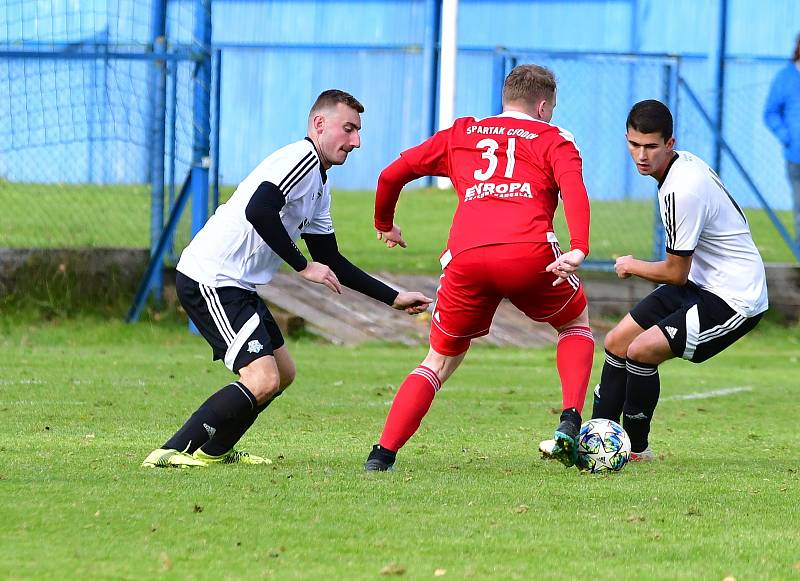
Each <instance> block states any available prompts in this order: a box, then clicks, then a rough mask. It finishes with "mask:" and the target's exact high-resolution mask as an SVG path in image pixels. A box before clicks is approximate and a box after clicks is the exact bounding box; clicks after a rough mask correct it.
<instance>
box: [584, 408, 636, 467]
mask: <svg viewBox="0 0 800 581" xmlns="http://www.w3.org/2000/svg"><path fill="white" fill-rule="evenodd" d="M630 457H631V440H630V438H628V434H627V433H626V432H625V430H623V429H622V426H620V425H619V424H618V423H617V422H614V421H611V420H601V419H597V420H589V421H588V422H585V423H584V424H583V425H582V426H581V431H580V434H578V462H577V464H578V468H580V469H581V470H585V471H587V472H592V473H594V472H602V471H604V470H611V471H615V472H616V471H618V470H622V468H623V467H624V466H625V464H627V463H628V460H630Z"/></svg>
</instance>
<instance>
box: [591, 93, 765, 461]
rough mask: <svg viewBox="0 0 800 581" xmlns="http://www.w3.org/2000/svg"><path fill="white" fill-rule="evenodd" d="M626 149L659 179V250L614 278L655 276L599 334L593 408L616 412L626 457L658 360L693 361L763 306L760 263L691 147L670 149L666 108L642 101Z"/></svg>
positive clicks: (646, 450)
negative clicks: (662, 247) (601, 355)
mask: <svg viewBox="0 0 800 581" xmlns="http://www.w3.org/2000/svg"><path fill="white" fill-rule="evenodd" d="M626 128H627V141H628V151H629V152H630V154H631V157H632V158H633V161H634V163H635V164H636V169H637V170H639V173H640V174H641V175H645V176H651V177H653V178H654V179H655V180H656V181H658V204H659V209H660V214H661V220H662V221H663V223H664V230H665V232H666V259H665V260H662V261H658V262H649V261H645V260H638V259H636V258H634V257H633V256H622V257H620V258H618V259H617V261H616V265H615V270H616V272H617V275H618V276H619V277H620V278H628V277H630V276H638V277H639V278H643V279H645V280H649V281H651V282H655V283H658V284H660V285H661V286H659V287H658V288H657V289H656V290H654V291H653V292H652V293H650V295H648V296H647V297H645V298H644V299H643V300H642V301H641V302H640V303H639V304H638V305H636V306H635V307H634V308H633V309H632V310H631V312H630V313H628V314H627V315H626V316H625V317H624V318H623V319H622V321H620V322H619V324H617V326H616V327H614V328H613V329H612V330H611V332H610V333H608V335H606V339H605V350H606V360H605V364H604V365H603V372H602V375H601V378H600V384H599V385H598V386H597V387H596V388H595V394H594V395H595V397H594V409H593V413H592V417H593V418H607V419H610V420H614V421H619V419H620V414H623V425H624V427H625V430H626V431H627V432H628V435H629V436H630V439H631V450H632V459H633V460H651V459H653V457H654V454H653V451H652V449H651V448H650V447H649V440H648V437H649V433H650V423H651V421H652V418H653V412H654V410H655V408H656V404H657V403H658V397H659V393H660V380H659V376H658V366H659V364H661V363H663V362H664V361H667V360H668V359H672V358H674V357H681V358H683V359H686V360H688V361H691V362H693V363H700V362H702V361H705V360H706V359H709V358H711V357H713V356H714V355H716V354H717V353H719V352H721V351H722V350H724V349H726V348H727V347H728V346H730V345H731V344H733V343H734V342H735V341H737V340H738V339H739V338H741V337H742V336H744V335H745V334H746V333H748V332H749V331H750V330H752V329H753V328H754V327H755V326H756V324H758V321H759V320H760V319H761V316H762V314H763V313H764V311H766V310H767V307H768V299H767V284H766V277H765V273H764V264H763V262H762V260H761V256H760V255H759V253H758V250H757V249H756V246H755V244H754V243H753V238H752V236H751V234H750V228H749V226H748V223H747V218H745V215H744V212H742V210H741V208H740V207H739V205H738V204H737V203H736V201H735V200H734V198H733V196H731V194H730V193H729V192H728V190H727V189H726V188H725V186H724V185H723V184H722V181H721V180H720V178H719V176H717V174H716V173H715V172H714V170H712V169H711V168H710V167H709V166H708V165H707V164H706V163H705V162H704V161H702V160H701V159H700V158H698V157H697V156H695V155H693V154H691V153H689V152H686V151H677V150H674V149H673V146H674V145H675V138H674V137H673V135H672V114H671V113H670V111H669V109H668V108H667V106H666V105H664V104H663V103H660V102H659V101H654V100H648V101H642V102H640V103H637V104H636V105H634V106H633V108H632V109H631V111H630V114H629V115H628V119H627V121H626Z"/></svg>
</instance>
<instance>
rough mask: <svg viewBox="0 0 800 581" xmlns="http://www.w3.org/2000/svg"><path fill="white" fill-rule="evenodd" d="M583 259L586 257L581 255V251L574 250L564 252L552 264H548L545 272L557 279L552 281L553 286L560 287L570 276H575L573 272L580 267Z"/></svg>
mask: <svg viewBox="0 0 800 581" xmlns="http://www.w3.org/2000/svg"><path fill="white" fill-rule="evenodd" d="M585 258H586V255H585V254H584V253H583V251H582V250H578V249H577V248H576V249H575V250H570V251H569V252H565V253H564V254H562V255H561V256H559V257H558V258H556V259H555V260H554V261H553V262H551V263H550V264H548V265H547V267H546V268H545V270H546V271H547V272H552V273H553V274H554V275H556V277H557V278H556V279H555V280H554V281H553V286H558V285H560V284H561V283H562V282H564V281H565V280H567V279H568V278H569V277H570V276H572V275H573V274H575V271H577V270H578V268H579V267H580V265H581V264H583V261H584V259H585Z"/></svg>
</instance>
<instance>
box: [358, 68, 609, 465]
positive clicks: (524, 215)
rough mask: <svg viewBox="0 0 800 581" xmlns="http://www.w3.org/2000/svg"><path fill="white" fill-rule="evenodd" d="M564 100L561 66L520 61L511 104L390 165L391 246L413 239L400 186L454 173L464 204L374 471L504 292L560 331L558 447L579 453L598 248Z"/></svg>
mask: <svg viewBox="0 0 800 581" xmlns="http://www.w3.org/2000/svg"><path fill="white" fill-rule="evenodd" d="M555 106H556V83H555V78H554V76H553V74H552V72H551V71H549V70H548V69H546V68H544V67H540V66H537V65H521V66H518V67H516V68H515V69H514V70H513V71H511V73H510V74H509V75H508V77H507V78H506V80H505V84H504V90H503V112H502V113H501V114H499V115H493V116H491V117H487V118H485V119H476V118H475V117H463V118H460V119H457V120H456V121H455V122H454V123H453V126H452V127H450V128H449V129H445V130H443V131H439V132H438V133H436V134H435V135H433V137H431V138H430V139H428V140H427V141H425V142H424V143H422V144H420V145H417V146H416V147H412V148H411V149H408V150H406V151H403V152H402V153H401V154H400V157H399V158H398V159H397V160H396V161H394V162H393V163H392V164H391V165H389V166H388V167H387V168H385V169H384V170H383V172H381V175H380V178H379V181H378V189H377V194H376V199H375V228H376V230H377V231H378V239H381V240H383V241H384V242H385V243H386V245H387V246H389V247H393V246H396V245H400V246H402V247H404V246H405V245H406V244H405V240H404V239H403V236H402V232H401V230H400V227H399V226H397V225H396V224H394V223H393V218H394V212H395V207H396V205H397V201H398V198H399V195H400V191H401V190H402V188H403V186H404V185H405V184H407V183H409V182H410V181H412V180H414V179H417V178H419V177H422V176H426V175H429V176H441V177H449V178H450V179H451V181H452V182H453V186H454V188H455V192H456V195H457V197H458V207H457V209H456V212H455V215H454V217H453V224H452V227H451V229H450V236H449V239H448V241H447V248H446V249H445V251H444V252H443V253H442V256H441V259H440V261H441V264H442V270H443V272H442V275H441V277H440V287H439V289H438V291H437V293H436V306H435V308H434V311H433V316H432V320H431V329H430V350H429V351H428V355H427V357H425V360H424V361H423V362H422V364H421V365H420V366H419V367H417V368H416V369H415V370H414V371H412V372H411V374H410V375H408V377H406V379H405V381H403V383H402V385H401V386H400V388H399V390H398V391H397V394H396V395H395V398H394V401H393V402H392V407H391V409H390V410H389V415H388V417H387V419H386V424H385V426H384V429H383V434H382V435H381V437H380V440H379V443H378V444H376V445H375V446H373V449H372V451H371V452H370V454H369V458H368V459H367V462H366V464H365V466H364V468H365V469H366V470H370V471H381V470H388V469H389V468H391V467H392V466H393V465H394V462H395V458H396V454H397V451H398V450H399V449H400V448H401V447H402V446H403V445H404V444H405V443H406V441H408V439H409V438H410V437H411V436H412V435H413V434H414V433H415V432H416V430H417V428H418V427H419V425H420V422H421V421H422V418H423V417H424V416H425V414H426V413H427V411H428V409H429V408H430V406H431V404H432V402H433V399H434V395H435V394H436V393H437V392H438V391H439V389H440V388H441V386H442V384H443V383H444V382H445V381H447V379H448V378H449V377H450V376H451V375H452V373H453V372H454V371H455V370H456V368H457V367H458V366H459V364H460V363H461V361H462V360H463V359H464V357H465V355H466V353H467V350H468V349H469V346H470V341H471V340H472V339H474V338H476V337H481V336H483V335H486V334H487V333H488V332H489V327H490V325H491V322H492V318H493V317H494V313H495V310H496V309H497V306H498V304H499V303H500V301H501V300H502V299H504V298H507V299H509V300H510V301H511V302H512V303H513V304H514V305H515V306H516V307H517V308H518V309H520V310H521V311H522V312H523V313H525V315H527V316H528V317H529V318H531V319H533V320H536V321H542V322H546V323H549V324H550V325H552V326H553V327H554V328H555V329H556V330H557V331H558V333H559V335H558V346H557V348H556V360H557V368H558V374H559V377H560V379H561V389H562V397H563V399H562V404H563V405H562V409H563V410H564V411H563V413H562V414H561V418H560V423H559V425H558V427H557V428H556V431H555V441H554V449H553V454H554V455H555V456H556V457H558V458H559V459H560V460H561V461H562V462H564V464H566V465H568V466H569V465H572V464H573V463H574V461H575V458H576V454H577V451H576V450H577V441H576V438H577V435H578V431H579V428H580V425H581V416H580V412H581V409H582V407H583V402H584V398H585V395H586V389H587V385H588V382H589V375H590V374H591V369H592V356H593V353H594V340H593V337H592V332H591V330H590V328H589V317H588V307H587V304H586V297H585V296H584V293H583V287H582V286H581V282H580V280H579V279H578V277H577V276H576V274H575V271H576V270H577V269H578V267H579V266H580V265H581V263H582V262H583V260H584V258H585V257H586V255H587V254H588V253H589V200H588V197H587V195H586V188H585V186H584V184H583V177H582V164H581V157H580V153H579V152H578V148H577V147H576V146H575V142H574V140H573V138H572V135H571V134H570V133H568V132H567V131H564V130H563V129H561V128H559V127H557V126H555V125H551V124H550V123H549V121H550V119H551V118H552V115H553V108H554V107H555ZM559 192H560V195H561V198H562V200H563V202H564V212H565V214H566V218H567V224H568V227H569V232H570V236H571V241H570V248H571V249H570V251H569V252H566V253H564V254H562V253H561V250H560V249H559V246H558V240H557V239H556V235H555V233H554V232H553V214H554V212H555V209H556V206H557V205H558V198H559Z"/></svg>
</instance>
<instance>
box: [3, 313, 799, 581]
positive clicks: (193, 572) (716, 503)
mask: <svg viewBox="0 0 800 581" xmlns="http://www.w3.org/2000/svg"><path fill="white" fill-rule="evenodd" d="M0 331H2V333H0V337H1V338H0V349H2V352H3V354H4V356H3V358H2V360H0V378H2V379H1V380H0V381H1V382H2V385H0V522H3V527H0V545H2V546H3V547H4V550H3V553H2V557H0V576H3V577H38V578H47V577H56V576H59V577H75V576H79V575H80V576H85V577H134V576H136V577H152V576H155V575H158V574H163V573H170V574H172V575H177V576H180V577H226V578H254V577H267V576H274V577H277V578H282V579H294V578H296V579H300V578H348V579H361V578H364V579H366V578H375V577H378V576H379V575H380V573H381V572H382V571H383V572H384V574H391V573H395V574H399V573H404V574H405V575H406V576H407V577H409V578H423V577H425V578H427V577H432V576H435V575H436V571H437V570H438V571H439V575H442V572H444V576H445V578H488V577H494V578H509V579H531V578H556V577H558V578H564V577H567V578H587V577H591V578H597V579H611V578H618V577H620V576H622V577H626V578H675V577H704V578H723V577H725V576H726V575H733V576H735V577H737V578H788V577H791V576H792V575H797V571H798V567H800V565H798V562H800V555H798V554H797V551H796V547H797V546H800V531H798V528H797V527H795V526H793V525H792V523H795V522H798V520H799V519H800V514H798V511H800V508H799V507H800V502H798V501H800V496H798V489H799V488H800V486H799V485H800V482H798V480H800V477H798V474H800V465H798V463H797V459H796V455H795V454H794V445H795V443H794V435H793V433H792V432H791V429H790V428H791V426H792V425H793V423H794V419H795V418H794V416H795V410H796V405H795V404H796V401H795V397H794V389H795V384H796V382H797V381H796V380H797V377H798V356H797V353H798V352H799V351H800V330H798V328H797V327H795V328H791V329H786V328H782V327H778V326H774V325H771V324H762V326H760V327H759V328H758V329H757V330H756V331H755V332H753V333H752V334H750V335H748V336H746V337H745V338H744V339H742V340H741V341H739V342H738V343H737V344H736V345H734V346H733V347H732V348H731V349H729V350H728V351H726V352H725V353H723V354H722V355H720V356H718V357H717V358H715V359H712V360H711V361H709V362H707V363H704V364H702V365H699V366H697V365H692V364H690V363H686V362H683V361H673V362H668V363H666V364H664V365H663V366H662V368H661V379H662V396H664V397H667V396H677V395H682V394H683V395H685V394H691V393H699V392H709V391H713V390H718V389H721V388H729V387H747V388H750V389H749V391H740V392H736V393H733V394H731V395H728V396H724V397H711V398H706V399H693V400H683V401H682V400H665V401H663V402H662V403H661V404H660V405H659V407H658V409H657V412H656V418H655V422H654V431H653V434H652V445H653V447H654V449H655V451H656V453H657V455H658V456H659V460H658V461H657V462H653V463H649V464H638V465H632V466H629V467H626V468H625V469H624V471H623V472H621V473H619V474H612V475H605V476H590V475H581V474H579V473H578V472H577V471H575V470H567V469H564V468H563V467H561V466H560V465H557V464H553V463H546V462H544V461H541V460H539V459H538V458H537V457H536V456H537V454H536V452H535V450H536V444H537V443H538V440H539V439H540V438H544V437H548V436H549V434H550V433H551V432H552V430H553V428H554V426H555V424H556V423H557V419H558V416H557V413H556V412H557V411H558V407H559V401H560V394H559V390H558V382H557V377H556V373H555V364H554V355H555V353H554V350H553V349H552V348H545V349H536V350H524V349H507V348H503V349H497V348H490V347H476V348H474V349H473V350H472V351H471V352H470V354H469V355H468V357H467V359H466V361H465V362H464V364H463V366H462V368H461V369H460V370H459V372H458V373H457V374H456V375H455V376H454V377H453V378H452V379H451V380H450V381H449V382H448V383H447V384H446V386H445V387H444V389H443V390H442V391H441V392H440V393H439V395H438V396H437V399H436V402H435V403H434V405H433V408H432V410H431V412H430V413H429V414H428V416H427V418H426V419H425V421H424V422H423V426H422V428H421V430H420V432H419V433H418V434H417V435H416V436H415V437H414V438H412V440H411V441H410V442H409V444H408V445H407V446H406V448H404V449H403V450H402V451H401V452H400V454H399V456H398V463H397V469H396V471H395V472H393V473H386V474H365V473H363V472H362V471H361V465H362V463H363V461H364V459H365V457H366V454H367V452H368V450H369V447H370V445H371V444H372V443H373V442H374V441H375V440H376V438H377V436H378V434H379V431H380V429H381V426H382V425H383V420H384V418H385V415H386V412H387V410H388V405H389V402H390V401H391V399H392V397H393V393H394V390H395V389H396V386H397V385H398V384H399V382H400V381H402V379H403V377H404V376H405V374H406V373H407V372H408V371H410V370H411V369H412V368H413V367H414V366H415V365H416V364H417V363H418V362H419V361H420V360H421V358H422V357H423V355H424V351H425V350H424V349H423V348H413V349H409V348H405V347H401V346H397V345H389V344H369V345H364V346H361V347H358V348H342V347H336V346H331V345H326V344H322V343H318V342H315V341H312V340H302V341H299V342H297V341H296V342H290V344H289V347H290V349H291V351H292V352H293V354H294V357H295V360H296V362H297V365H298V379H297V381H296V382H295V385H293V386H292V387H291V388H290V390H289V392H287V394H286V395H284V397H282V398H281V399H280V400H278V401H277V402H276V403H275V404H274V405H273V406H271V407H270V408H269V410H268V411H267V412H266V413H265V415H264V416H262V417H261V418H260V419H259V421H258V423H257V424H256V425H255V426H254V427H253V429H252V430H251V431H250V432H249V433H248V435H247V436H246V437H245V440H244V441H243V447H244V448H245V449H248V450H250V451H252V452H253V453H256V454H259V455H266V456H268V457H270V458H272V460H273V461H274V463H273V464H272V465H271V466H266V467H263V466H262V467H259V466H212V467H209V468H205V469H200V470H185V471H180V470H148V469H143V468H140V467H139V464H140V463H141V461H142V459H143V458H144V456H145V455H146V454H147V453H148V452H149V451H150V450H151V449H153V448H155V447H157V446H160V445H161V444H162V443H163V441H164V440H165V439H166V438H167V437H168V436H169V435H170V434H171V433H172V432H173V431H174V430H175V429H177V428H178V427H179V425H180V424H181V423H182V422H183V420H184V419H185V418H186V417H187V416H188V415H189V414H190V413H191V412H192V411H193V410H194V409H195V408H196V407H197V405H199V403H200V402H201V401H202V400H203V399H205V398H206V397H207V396H208V395H209V394H210V393H212V391H214V390H216V389H217V388H219V387H221V386H222V385H224V384H225V383H227V382H228V381H229V380H230V378H231V376H230V374H229V373H228V372H227V371H226V370H225V369H224V368H223V367H222V366H221V365H220V364H219V363H216V364H215V363H212V362H211V361H210V357H209V349H208V347H207V345H206V344H205V343H204V342H203V340H202V339H201V338H199V337H194V336H191V335H189V334H188V333H187V332H186V330H185V326H184V325H183V324H182V323H180V322H177V321H166V322H161V323H159V324H140V325H134V326H128V325H125V324H123V323H119V322H110V323H109V322H106V321H103V320H102V319H99V318H97V319H95V318H81V319H75V320H55V321H51V322H46V323H45V322H30V321H28V322H26V321H21V320H17V321H13V320H12V321H9V320H6V321H5V322H4V323H3V325H2V327H0ZM601 362H602V357H601V352H599V350H598V354H597V358H596V364H595V370H594V374H593V378H594V379H596V378H597V377H599V373H600V368H601ZM591 385H594V383H592V384H591Z"/></svg>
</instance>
